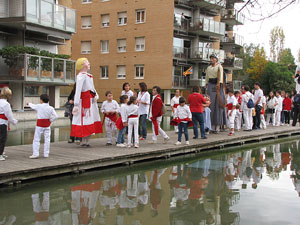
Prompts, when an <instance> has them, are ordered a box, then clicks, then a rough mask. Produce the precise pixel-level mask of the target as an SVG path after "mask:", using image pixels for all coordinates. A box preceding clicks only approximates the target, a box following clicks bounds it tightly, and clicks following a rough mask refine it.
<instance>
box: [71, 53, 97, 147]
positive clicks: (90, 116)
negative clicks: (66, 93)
mask: <svg viewBox="0 0 300 225" xmlns="http://www.w3.org/2000/svg"><path fill="white" fill-rule="evenodd" d="M89 69H90V63H89V61H88V60H87V59H86V58H80V59H78V60H77V62H76V70H77V71H79V73H78V75H77V77H76V90H75V96H74V108H73V120H72V129H71V136H72V137H79V138H83V139H82V142H81V146H83V147H90V145H89V138H90V136H91V135H92V134H95V133H102V123H101V120H100V115H99V110H98V104H97V99H98V94H97V92H96V90H95V87H94V81H93V76H92V75H91V74H88V73H87V71H88V70H89Z"/></svg>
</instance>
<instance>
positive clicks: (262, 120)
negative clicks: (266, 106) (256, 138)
mask: <svg viewBox="0 0 300 225" xmlns="http://www.w3.org/2000/svg"><path fill="white" fill-rule="evenodd" d="M260 127H261V128H263V129H266V128H267V124H266V120H265V115H263V114H260Z"/></svg>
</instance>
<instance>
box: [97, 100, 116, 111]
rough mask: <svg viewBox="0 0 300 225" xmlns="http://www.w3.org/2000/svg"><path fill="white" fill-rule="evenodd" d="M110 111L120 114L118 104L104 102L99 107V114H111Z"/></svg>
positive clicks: (113, 101)
mask: <svg viewBox="0 0 300 225" xmlns="http://www.w3.org/2000/svg"><path fill="white" fill-rule="evenodd" d="M112 111H114V112H116V113H119V112H120V107H119V104H118V103H117V102H116V101H115V100H112V101H111V102H108V101H104V102H103V104H102V106H101V112H102V113H105V112H112Z"/></svg>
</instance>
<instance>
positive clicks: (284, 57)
mask: <svg viewBox="0 0 300 225" xmlns="http://www.w3.org/2000/svg"><path fill="white" fill-rule="evenodd" d="M278 63H280V64H283V65H294V64H295V58H294V56H293V54H292V51H291V49H290V48H285V49H283V50H282V51H281V52H280V53H279V57H278Z"/></svg>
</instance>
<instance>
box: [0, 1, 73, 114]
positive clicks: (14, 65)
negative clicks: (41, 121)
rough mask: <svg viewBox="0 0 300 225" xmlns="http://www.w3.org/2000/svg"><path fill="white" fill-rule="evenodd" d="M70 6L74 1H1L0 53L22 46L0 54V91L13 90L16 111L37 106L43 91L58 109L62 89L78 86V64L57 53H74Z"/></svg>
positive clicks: (12, 102) (60, 103)
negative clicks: (33, 105) (76, 84)
mask: <svg viewBox="0 0 300 225" xmlns="http://www.w3.org/2000/svg"><path fill="white" fill-rule="evenodd" d="M71 5H72V1H71V0H0V49H4V48H5V49H7V48H6V47H13V46H21V47H20V48H18V49H13V48H12V49H10V48H9V49H8V50H7V55H5V56H2V57H1V56H0V88H1V87H4V86H8V87H9V88H11V89H12V91H13V96H12V99H11V104H12V107H13V109H15V110H23V109H24V107H25V105H26V103H27V102H34V103H38V102H39V95H40V94H41V93H47V94H49V95H50V99H51V100H50V104H51V105H52V106H54V107H55V108H59V107H60V106H61V105H62V101H61V90H62V91H63V90H64V88H62V87H68V86H69V85H72V84H74V82H75V75H76V74H75V61H74V60H69V59H67V58H59V56H58V55H57V54H68V55H71V37H72V34H73V33H75V32H76V10H74V9H72V8H71ZM22 46H23V47H32V49H30V51H32V52H36V53H32V52H29V53H28V52H26V51H27V50H28V49H25V48H23V47H22ZM43 50H44V55H43V54H39V53H40V52H41V51H43ZM45 54H46V55H45ZM47 54H48V55H49V56H47ZM52 54H55V57H54V56H52Z"/></svg>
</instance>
